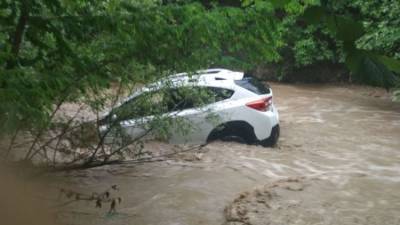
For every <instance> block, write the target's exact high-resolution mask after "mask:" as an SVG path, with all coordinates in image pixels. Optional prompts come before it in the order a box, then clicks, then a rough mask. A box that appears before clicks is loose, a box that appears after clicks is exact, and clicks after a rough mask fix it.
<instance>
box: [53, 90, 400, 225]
mask: <svg viewBox="0 0 400 225" xmlns="http://www.w3.org/2000/svg"><path fill="white" fill-rule="evenodd" d="M272 88H273V90H274V101H275V104H276V106H277V107H278V110H279V112H280V120H281V139H280V141H279V144H278V147H276V148H263V147H259V146H249V145H243V144H238V143H228V142H214V143H211V144H209V145H207V146H206V147H204V148H202V149H201V150H196V151H193V152H188V153H185V154H178V155H175V156H173V157H169V158H166V159H165V160H164V161H157V162H151V163H143V164H137V163H136V164H132V163H126V164H123V165H112V166H103V167H100V168H93V169H88V170H81V171H72V172H68V173H67V172H63V173H58V174H56V175H54V176H55V179H54V181H53V184H52V186H54V187H57V186H63V187H67V188H71V189H73V190H76V191H80V192H85V193H92V192H101V191H103V190H105V189H107V188H108V187H109V186H111V185H113V184H116V185H118V187H119V190H118V192H117V193H116V195H117V196H119V197H121V198H122V202H121V204H119V205H118V206H117V213H115V214H112V215H109V214H107V211H108V209H109V208H108V207H107V206H104V207H102V208H101V209H99V208H95V207H94V203H93V202H85V201H78V202H72V203H70V204H65V206H63V207H60V208H58V209H57V210H56V213H57V216H58V219H59V220H60V221H61V222H62V223H65V224H79V225H86V224H93V225H95V224H96V225H99V224H100V225H101V224H116V225H117V224H118V225H119V224H120V225H127V224H138V225H139V224H140V225H142V224H143V225H145V224H153V225H161V224H163V225H164V224H168V225H197V224H208V225H213V224H217V225H221V224H229V225H239V224H285V225H288V224H298V225H303V224H304V225H305V224H321V225H341V224H377V225H378V224H379V225H382V224H400V105H399V104H395V103H393V102H391V101H390V100H389V99H388V98H387V94H385V93H384V91H382V90H379V89H374V88H366V87H358V86H333V85H326V86H313V85H282V84H272ZM149 146H150V148H157V146H158V148H172V147H171V146H168V145H159V144H157V143H151V144H150V145H149ZM160 146H161V147H160ZM148 148H149V147H148ZM52 176H53V175H52ZM53 194H54V196H55V195H56V191H54V193H53ZM49 196H50V197H51V196H52V193H51V192H50V194H49ZM60 201H61V203H62V201H67V200H58V202H57V204H59V203H60Z"/></svg>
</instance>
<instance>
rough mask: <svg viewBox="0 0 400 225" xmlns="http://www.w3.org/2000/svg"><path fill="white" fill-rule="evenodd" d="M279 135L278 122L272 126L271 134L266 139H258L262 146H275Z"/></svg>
mask: <svg viewBox="0 0 400 225" xmlns="http://www.w3.org/2000/svg"><path fill="white" fill-rule="evenodd" d="M279 135H280V127H279V124H278V125H276V126H274V127H273V128H272V130H271V135H270V136H269V137H268V138H267V139H264V140H262V141H260V144H261V145H262V146H264V147H275V146H276V144H277V143H278V140H279Z"/></svg>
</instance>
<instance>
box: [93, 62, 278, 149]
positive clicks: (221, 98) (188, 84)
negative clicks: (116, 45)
mask: <svg viewBox="0 0 400 225" xmlns="http://www.w3.org/2000/svg"><path fill="white" fill-rule="evenodd" d="M184 89H185V90H187V89H189V90H191V91H198V92H195V93H193V92H190V91H189V92H187V93H186V94H182V93H184ZM160 90H163V91H160ZM200 92H204V93H206V94H207V95H206V97H205V98H206V99H207V100H206V101H205V102H203V104H200V105H195V104H194V103H193V102H192V101H193V98H195V97H197V96H198V95H201V94H198V93H200ZM161 93H163V94H161ZM165 93H168V95H169V96H170V97H169V100H163V98H165ZM171 96H172V97H171ZM177 96H178V97H177ZM272 97H273V94H272V90H271V88H270V87H269V86H264V85H263V84H262V83H261V82H259V81H258V80H257V79H256V78H254V77H251V76H246V75H245V74H244V73H243V72H235V71H230V70H226V69H208V70H202V71H197V72H195V73H194V74H187V73H181V74H175V75H172V76H169V77H167V78H165V79H163V80H161V81H159V82H157V83H153V84H150V85H147V86H146V87H144V88H142V89H141V90H139V91H137V92H135V93H133V94H132V95H131V96H129V97H128V98H127V99H126V100H124V101H123V102H122V103H121V104H119V105H117V106H116V107H114V108H113V109H112V110H111V111H110V112H109V113H108V114H106V116H105V117H104V118H103V120H101V124H100V128H99V129H100V133H101V134H104V135H107V134H108V133H109V135H110V136H112V135H111V134H112V133H113V132H109V131H110V130H111V129H112V127H113V126H112V125H110V124H112V123H113V124H114V125H115V124H116V125H117V127H118V129H119V130H120V131H121V132H123V133H124V135H125V136H128V137H130V138H132V139H135V138H140V137H142V136H145V135H147V134H148V133H151V132H149V129H150V128H149V126H147V125H148V124H149V123H150V122H151V121H152V120H154V119H155V117H154V115H152V114H153V113H154V112H157V113H158V114H159V115H160V114H161V115H162V116H163V117H164V118H180V119H184V120H185V121H186V122H187V123H189V124H190V125H191V129H188V130H186V131H184V132H179V131H177V130H179V126H181V125H177V126H173V125H172V126H171V127H172V129H173V131H172V132H170V135H169V138H168V139H169V142H171V143H192V144H204V143H207V142H209V141H213V140H216V139H226V138H232V137H235V138H239V139H240V140H241V141H244V142H246V143H248V144H261V145H263V146H273V145H275V144H276V142H277V141H278V138H279V132H280V131H279V115H278V111H277V109H276V108H275V106H274V103H273V101H272ZM144 100H146V102H147V103H149V106H150V107H149V108H148V109H146V110H141V109H138V108H137V107H140V105H143V102H144ZM165 102H168V103H165ZM164 103H165V104H164ZM170 103H171V104H170ZM161 108H162V110H161ZM132 111H135V113H131V112H132ZM153 111H154V112H153ZM210 115H212V116H211V117H212V118H216V119H214V120H212V119H210ZM113 121H116V122H113ZM174 129H176V131H175V130H174Z"/></svg>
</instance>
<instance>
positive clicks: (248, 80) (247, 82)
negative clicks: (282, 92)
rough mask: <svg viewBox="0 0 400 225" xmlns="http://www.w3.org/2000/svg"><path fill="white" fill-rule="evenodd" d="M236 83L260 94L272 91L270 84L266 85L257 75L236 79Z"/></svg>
mask: <svg viewBox="0 0 400 225" xmlns="http://www.w3.org/2000/svg"><path fill="white" fill-rule="evenodd" d="M235 84H237V85H239V86H240V87H242V88H245V89H247V90H249V91H251V92H254V93H256V94H258V95H264V94H269V93H270V90H269V86H268V85H267V87H266V86H264V84H263V83H262V82H260V81H259V80H257V78H255V77H244V78H243V79H241V80H235Z"/></svg>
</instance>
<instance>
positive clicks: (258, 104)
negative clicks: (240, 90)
mask: <svg viewBox="0 0 400 225" xmlns="http://www.w3.org/2000/svg"><path fill="white" fill-rule="evenodd" d="M271 105H272V96H270V97H266V98H262V99H260V100H255V101H252V102H249V103H246V106H247V107H250V108H252V109H255V110H258V111H263V112H266V111H267V110H269V107H270V106H271Z"/></svg>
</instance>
